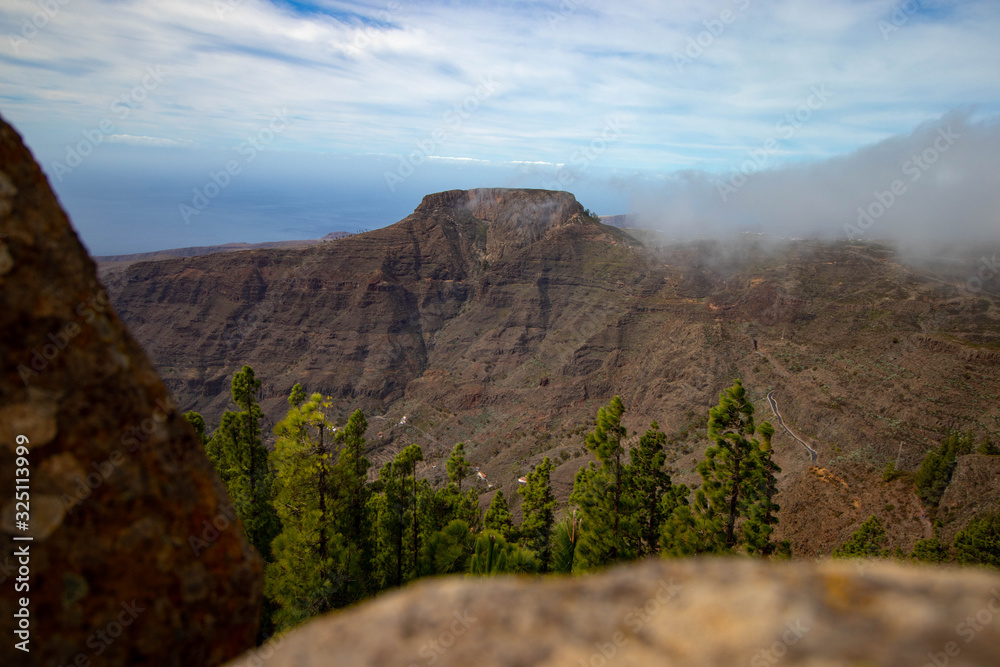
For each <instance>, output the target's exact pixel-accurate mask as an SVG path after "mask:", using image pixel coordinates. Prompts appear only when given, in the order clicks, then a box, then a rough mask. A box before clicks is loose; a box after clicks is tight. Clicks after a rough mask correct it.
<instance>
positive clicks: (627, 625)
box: [231, 559, 1000, 667]
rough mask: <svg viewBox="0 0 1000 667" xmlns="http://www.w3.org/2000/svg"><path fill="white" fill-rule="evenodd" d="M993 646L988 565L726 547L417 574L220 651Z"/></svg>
mask: <svg viewBox="0 0 1000 667" xmlns="http://www.w3.org/2000/svg"><path fill="white" fill-rule="evenodd" d="M998 655H1000V577H998V576H996V575H995V574H986V573H982V572H970V571H965V572H960V571H954V570H950V571H934V570H930V569H920V568H912V567H910V568H906V567H902V566H898V565H897V566H887V565H885V564H884V563H881V564H876V563H868V562H864V561H859V562H857V563H844V562H840V563H829V562H827V563H822V564H814V563H808V564H804V563H803V564H797V565H790V564H776V563H767V562H761V561H750V560H738V559H733V560H710V561H704V560H701V561H699V560H690V561H666V562H665V561H659V562H657V561H648V562H644V563H642V564H638V565H632V566H628V567H621V568H616V569H614V570H611V571H610V572H607V573H605V574H600V575H591V576H588V577H581V578H566V579H549V580H544V581H541V582H539V581H537V580H535V579H518V578H513V577H503V578H487V579H466V578H459V577H453V578H446V579H437V580H434V581H422V582H419V583H417V584H415V585H413V586H409V587H407V588H405V589H404V590H402V591H399V592H395V593H390V594H386V595H384V596H381V597H380V598H378V599H376V600H373V601H370V602H367V603H365V604H362V605H360V606H358V607H355V608H352V609H349V610H345V611H342V612H338V613H333V614H330V615H328V616H325V617H321V618H318V619H315V620H313V621H310V622H308V623H307V624H306V625H304V626H302V627H301V628H298V629H295V630H293V631H292V632H290V633H289V634H288V635H286V636H284V637H280V638H279V639H277V640H276V641H273V642H271V643H270V644H267V645H265V646H263V647H261V648H260V649H258V650H255V651H253V652H252V653H249V654H247V655H245V656H244V657H242V658H241V659H239V660H236V661H234V662H233V663H231V665H232V667H254V665H257V664H260V662H261V661H262V660H264V659H266V661H267V662H266V664H267V665H269V666H270V667H285V666H286V665H287V666H288V667H293V666H294V667H313V666H317V667H318V666H319V665H329V664H345V665H357V666H358V667H362V666H368V665H371V666H373V667H374V666H375V665H411V666H412V665H420V666H423V665H436V666H438V667H453V666H454V667H466V666H468V665H481V666H483V667H489V666H493V665H496V666H498V667H499V666H501V665H503V666H511V665H525V666H527V665H532V666H537V667H581V666H594V667H598V666H601V665H623V666H624V665H628V666H639V665H642V666H647V665H672V666H676V667H684V666H688V665H690V666H691V667H733V666H734V665H751V666H752V667H765V666H770V665H790V666H791V665H801V666H809V667H820V666H822V667H835V666H836V667H841V666H842V667H859V666H861V665H880V666H881V667H896V666H899V667H913V666H914V665H916V666H919V665H947V664H952V665H956V664H957V665H981V666H983V667H986V666H987V665H995V664H997V656H998Z"/></svg>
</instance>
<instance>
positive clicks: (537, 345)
mask: <svg viewBox="0 0 1000 667" xmlns="http://www.w3.org/2000/svg"><path fill="white" fill-rule="evenodd" d="M638 233H639V232H632V233H628V232H626V231H623V230H621V229H617V228H614V227H610V226H606V225H603V224H601V223H600V222H599V221H598V220H597V219H595V218H593V217H591V216H589V215H587V213H586V211H585V209H584V208H583V207H582V205H581V204H580V203H579V202H577V201H576V199H575V198H574V197H573V195H571V194H569V193H565V192H549V191H543V190H506V189H481V190H470V191H462V190H453V191H448V192H442V193H437V194H432V195H428V196H427V197H425V198H424V200H423V201H422V202H421V203H420V205H419V206H418V207H417V208H416V210H415V211H414V212H413V214H412V215H410V216H408V217H406V218H405V219H403V220H401V221H399V222H398V223H396V224H394V225H390V226H388V227H385V228H383V229H378V230H375V231H372V232H368V233H365V234H359V235H355V236H351V237H349V238H343V239H339V240H336V241H333V242H330V243H324V244H319V245H314V246H309V247H304V248H295V249H267V250H253V251H247V252H238V253H236V252H234V253H226V254H217V255H210V256H201V257H189V258H180V259H168V260H164V261H156V262H142V263H135V264H132V265H131V266H128V267H124V268H120V269H116V270H112V269H107V270H105V271H104V272H103V274H102V277H103V278H104V280H105V282H106V284H107V285H108V289H109V292H110V295H111V299H112V302H113V304H114V305H115V307H116V309H117V310H118V312H119V313H120V314H121V317H122V319H123V320H124V321H125V322H126V323H128V325H129V328H130V330H131V331H132V332H133V333H134V334H135V335H136V337H137V338H138V339H139V340H140V341H141V342H142V343H143V345H144V346H145V348H146V350H147V351H148V353H149V355H150V357H151V358H152V359H153V360H154V361H155V363H156V364H157V366H158V369H159V371H160V373H161V374H162V375H163V377H164V379H165V381H166V383H167V384H168V386H170V388H171V389H172V391H173V392H174V394H175V396H176V398H177V401H178V403H179V404H180V406H181V407H182V408H183V409H196V410H198V411H199V412H201V413H202V414H203V415H204V416H205V417H206V420H207V422H208V424H209V426H210V427H214V426H215V425H216V424H217V423H218V420H219V418H220V416H221V413H222V412H223V411H224V410H225V409H227V407H228V406H229V405H230V396H229V383H230V381H231V378H232V376H233V373H234V372H235V371H237V370H239V368H240V367H242V365H243V364H250V365H251V366H253V368H254V369H255V371H256V373H257V376H258V377H259V378H262V379H263V382H264V389H263V400H262V404H263V406H264V409H265V412H266V414H267V417H268V419H269V423H270V424H273V423H274V422H276V421H277V420H278V419H280V418H281V417H283V416H284V413H285V411H286V409H287V402H286V400H285V398H286V396H287V395H288V392H289V390H290V389H291V387H292V385H293V384H295V383H296V382H300V383H301V384H302V385H303V387H304V388H305V389H306V390H307V391H310V392H313V391H319V392H322V393H324V394H327V395H330V396H331V397H332V400H333V405H334V408H333V410H334V412H335V413H337V414H339V415H341V416H343V417H346V416H347V415H348V414H349V413H350V412H351V411H352V410H354V409H356V408H361V409H363V410H365V412H366V413H367V414H368V416H369V425H370V429H369V433H368V437H369V442H370V443H371V445H372V451H371V453H370V455H371V456H372V458H373V459H374V460H375V461H376V462H381V461H383V460H385V459H387V458H388V457H390V456H392V455H393V454H395V453H396V452H397V451H399V450H400V449H401V448H402V447H404V446H405V445H408V444H410V443H412V442H417V443H419V444H420V445H421V446H422V447H423V449H424V451H425V459H426V460H425V462H424V463H423V464H422V468H421V467H418V472H419V473H420V474H422V475H425V476H427V477H429V478H431V479H432V480H440V479H443V478H444V475H445V472H444V465H442V464H443V457H445V456H446V455H447V453H448V452H449V451H450V450H451V448H452V446H453V445H454V444H455V443H456V442H459V441H464V442H466V444H467V451H468V452H469V456H470V459H471V460H472V462H473V463H474V464H476V465H479V466H480V467H481V469H482V471H483V472H484V474H485V475H486V477H487V481H486V482H479V483H481V484H482V485H483V487H484V488H483V490H484V492H485V493H484V495H483V496H482V500H483V502H484V503H485V502H488V501H489V499H490V498H491V496H492V491H491V490H490V489H489V488H488V487H487V486H486V485H487V484H492V485H493V488H502V489H504V492H505V495H507V496H508V497H511V498H514V499H516V498H517V495H516V492H515V488H516V487H517V478H518V477H520V476H522V475H524V474H525V473H526V472H527V471H528V470H530V468H531V467H532V466H533V465H535V464H536V463H537V462H538V461H539V460H540V459H541V458H542V457H543V456H549V457H552V458H553V459H554V460H555V461H556V462H557V464H558V468H557V469H556V471H555V473H554V475H553V483H554V488H555V491H556V493H557V496H558V498H559V499H560V500H561V501H562V500H565V499H566V497H567V496H568V493H569V491H570V489H571V486H572V481H573V475H574V474H575V472H576V471H577V470H578V469H579V468H580V467H581V466H582V465H584V464H585V463H586V461H588V460H590V456H589V454H587V453H586V452H585V450H584V448H583V438H584V434H585V431H586V430H589V420H591V419H592V418H593V416H594V414H595V413H596V411H597V409H598V408H599V407H600V406H602V405H603V404H605V403H606V402H607V401H608V400H609V399H610V398H611V397H613V396H614V395H616V394H620V395H621V396H622V399H623V400H624V402H625V405H626V406H627V408H628V412H627V413H626V415H625V423H626V425H627V426H628V428H629V430H630V435H631V433H632V431H641V430H644V429H645V428H647V427H648V425H649V422H650V421H651V420H653V419H655V420H657V421H658V422H659V424H660V426H661V427H662V428H663V429H664V430H666V431H667V432H668V433H672V435H671V438H670V441H671V442H670V452H669V461H670V465H671V466H672V467H673V468H674V469H675V470H676V472H675V474H674V478H675V481H680V482H687V483H689V484H690V483H694V482H696V481H697V480H698V477H697V474H696V473H695V471H694V465H695V463H696V462H697V460H699V459H700V457H701V456H702V453H703V451H704V447H705V444H706V438H705V433H704V431H705V423H704V421H705V416H706V413H707V408H708V407H709V406H710V405H714V404H715V403H716V402H717V400H718V394H719V392H720V391H721V389H722V388H723V387H725V386H728V385H729V384H730V383H731V382H732V380H733V378H734V377H740V378H742V380H743V384H744V386H745V387H746V388H747V389H748V392H749V396H750V398H751V399H752V400H753V402H754V404H755V405H756V407H757V410H758V414H759V417H758V418H759V419H770V420H771V421H772V422H776V419H775V417H774V415H773V414H772V410H773V409H772V408H771V407H770V404H769V402H768V401H767V400H766V396H767V395H768V394H769V393H771V392H773V394H772V397H773V399H774V401H775V406H776V408H777V409H778V410H779V411H780V414H781V416H782V418H783V421H784V423H785V424H786V425H788V426H789V428H790V429H792V431H793V432H794V433H795V435H796V436H797V437H798V438H800V439H801V440H802V441H803V442H806V443H808V445H809V447H810V448H812V449H813V450H814V451H815V452H816V453H817V455H816V461H813V460H812V458H811V457H812V455H811V454H810V453H809V452H808V451H807V449H806V448H805V447H803V445H802V444H801V443H800V442H799V441H798V440H796V439H795V438H793V437H792V436H791V435H790V434H789V433H788V432H786V431H784V430H782V429H779V432H778V433H777V434H776V436H775V446H776V457H777V460H778V462H779V464H780V465H781V466H782V468H783V469H784V472H783V474H782V477H781V479H780V488H781V496H780V497H779V503H780V504H781V505H782V518H781V524H780V527H779V534H781V536H782V537H787V538H790V539H791V540H792V543H793V547H794V549H795V551H796V553H799V554H815V553H821V552H822V553H828V552H829V551H830V549H831V548H832V547H833V546H835V545H837V544H839V543H840V542H842V541H843V540H844V539H845V538H846V537H847V536H848V535H849V534H850V533H851V532H852V531H853V530H854V529H855V528H857V526H858V525H859V524H860V523H861V522H862V521H863V520H864V519H866V518H867V517H868V516H870V515H871V514H878V515H880V516H881V518H882V519H883V523H885V524H886V525H887V527H888V530H889V536H890V540H891V543H892V546H893V547H895V546H896V545H899V546H902V547H903V548H904V549H906V550H907V551H909V549H910V547H911V546H912V544H913V542H915V541H916V540H917V539H919V538H922V537H927V536H930V534H931V526H930V523H929V521H927V520H926V519H925V518H922V515H923V511H922V509H921V507H920V505H919V503H918V501H917V500H916V497H915V496H914V494H913V493H912V481H909V482H908V481H906V480H905V479H897V480H895V481H894V482H890V483H885V482H882V476H881V473H882V470H883V468H884V467H885V465H886V463H887V462H889V461H890V460H892V461H894V462H897V464H898V467H899V468H900V469H902V470H904V471H911V472H912V471H915V470H916V468H917V467H918V466H919V464H920V462H921V460H922V458H923V456H924V455H925V453H926V452H927V450H928V448H930V447H931V446H933V445H936V443H938V442H940V440H941V439H942V438H943V437H944V435H945V434H947V432H948V431H949V430H950V429H955V428H961V429H973V430H974V431H976V433H977V434H978V436H977V437H983V436H989V437H991V438H993V439H994V441H996V440H998V439H1000V424H998V419H1000V404H998V402H997V400H996V397H997V396H998V395H1000V374H998V373H997V369H998V367H1000V327H998V324H1000V309H998V303H997V299H996V297H994V296H993V294H995V293H996V292H995V289H994V288H995V287H996V286H995V285H993V284H992V283H990V284H989V285H986V286H984V287H985V288H984V289H972V288H970V283H969V282H968V275H966V273H968V270H967V269H964V268H956V269H954V270H953V271H952V272H951V273H950V274H946V273H942V272H941V271H936V272H931V271H930V270H926V269H920V268H914V267H912V266H910V265H908V264H906V263H903V262H902V261H900V260H899V258H897V257H896V255H895V254H894V253H893V252H892V251H891V250H890V249H888V248H886V247H882V246H878V245H872V244H862V243H849V242H818V241H797V242H776V241H773V240H768V239H766V238H763V237H757V236H744V238H742V239H740V240H738V241H733V242H732V243H729V244H724V243H719V242H704V243H689V244H679V245H671V246H667V247H662V248H660V247H655V246H656V239H655V237H654V236H652V235H650V234H648V233H643V239H644V240H645V244H644V243H642V242H640V240H638V239H637V238H636V236H634V235H630V234H638ZM956 266H957V265H956ZM991 289H994V291H993V292H991V291H990V290H991ZM404 416H405V417H406V419H405V420H404V419H403V417H404ZM268 431H269V427H267V426H265V434H266V433H267V432H268ZM973 456H978V455H973ZM980 468H981V466H980ZM978 469H979V468H977V470H978ZM989 470H990V472H987V473H984V474H996V473H997V472H1000V471H993V469H992V468H990V469H989ZM956 477H957V478H958V477H961V478H962V479H977V477H976V476H974V475H966V476H959V475H956ZM471 482H474V480H470V483H471ZM983 488H1000V487H997V486H996V485H994V486H992V487H991V486H989V485H986V486H985V487H983ZM984 493H986V495H990V494H991V493H992V494H993V495H997V493H1000V492H997V493H994V492H992V491H989V492H985V491H984ZM996 500H997V499H996V498H993V497H992V496H991V497H989V498H986V497H984V498H983V507H987V506H992V505H990V503H992V504H993V505H995V504H996ZM955 516H956V517H957V516H959V514H957V513H956V514H955ZM956 521H957V519H956ZM960 527H961V526H959V528H960Z"/></svg>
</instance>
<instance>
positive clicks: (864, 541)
mask: <svg viewBox="0 0 1000 667" xmlns="http://www.w3.org/2000/svg"><path fill="white" fill-rule="evenodd" d="M885 541H886V536H885V528H883V527H882V522H881V521H879V518H878V517H877V516H875V515H872V516H871V517H869V519H868V520H867V521H865V522H864V523H863V524H861V527H859V528H858V529H857V530H856V531H854V533H853V534H852V535H851V537H850V539H849V540H847V542H844V544H842V545H841V546H840V547H839V548H837V549H834V550H833V557H834V558H888V556H889V550H888V549H887V548H885Z"/></svg>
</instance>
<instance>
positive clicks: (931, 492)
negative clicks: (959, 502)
mask: <svg viewBox="0 0 1000 667" xmlns="http://www.w3.org/2000/svg"><path fill="white" fill-rule="evenodd" d="M973 446H974V444H973V442H972V432H971V431H970V432H968V433H960V432H958V431H952V432H951V434H950V435H948V437H947V438H945V439H944V441H942V442H941V446H940V447H939V448H938V449H937V450H935V451H932V452H930V453H928V454H927V456H926V457H924V461H923V463H921V464H920V470H918V471H917V478H916V484H917V495H918V496H919V497H920V499H921V500H922V501H924V504H926V505H928V506H931V507H937V506H938V503H940V502H941V496H943V495H944V491H945V489H947V488H948V483H949V482H951V476H952V474H953V473H954V472H955V466H956V465H957V464H958V457H959V456H962V455H964V454H971V453H972V448H973Z"/></svg>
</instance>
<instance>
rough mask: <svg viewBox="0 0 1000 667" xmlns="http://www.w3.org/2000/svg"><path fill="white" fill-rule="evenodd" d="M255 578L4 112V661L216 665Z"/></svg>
mask: <svg viewBox="0 0 1000 667" xmlns="http://www.w3.org/2000/svg"><path fill="white" fill-rule="evenodd" d="M18 436H22V437H21V440H22V442H27V444H26V445H25V446H26V447H27V448H28V449H29V450H30V451H29V452H28V455H27V457H26V458H27V464H28V465H27V466H26V467H27V468H28V470H29V473H30V476H29V478H28V481H29V485H28V486H29V487H30V490H29V495H30V501H29V502H30V512H29V517H28V530H23V529H22V528H21V527H20V526H19V524H18V522H19V521H20V520H21V519H22V518H23V517H19V516H18V515H17V514H16V512H18V511H20V509H23V508H18V507H16V503H15V498H14V493H15V488H14V487H15V463H16V458H15V454H16V449H15V447H16V445H17V439H18ZM18 465H20V464H18ZM213 523H214V526H212V525H211V524H213ZM15 536H22V537H23V536H32V537H33V538H34V539H33V541H15V540H14V539H13V538H14V537H15ZM198 540H203V541H200V542H199V541H198ZM24 548H27V549H28V553H29V555H27V556H24V557H20V556H19V557H15V555H14V554H15V551H16V550H21V549H24ZM22 565H25V566H26V569H25V571H23V572H22V571H21V570H20V569H19V568H20V567H21V566H22ZM22 577H23V581H22V580H21V578H22ZM15 584H18V585H22V584H23V585H27V586H28V588H27V589H24V588H22V589H21V590H15ZM261 586H262V578H261V564H260V559H259V557H258V556H257V555H256V553H255V552H254V551H253V550H252V549H251V548H250V547H249V545H248V544H247V542H246V540H245V539H244V537H243V532H242V530H241V529H240V528H239V525H238V524H236V523H235V521H234V520H233V519H232V509H231V508H230V506H229V499H228V497H227V496H226V493H225V491H224V490H223V488H222V486H221V484H220V483H219V481H218V478H217V477H216V475H215V472H214V471H213V469H212V466H211V464H210V463H209V462H208V460H207V459H206V457H205V455H204V452H203V450H202V448H201V446H200V444H199V443H198V442H197V440H196V436H195V435H194V432H193V431H192V430H191V428H190V426H189V425H188V423H187V421H186V420H185V419H184V418H183V417H182V416H181V415H180V414H178V412H177V411H176V409H175V407H174V406H173V405H172V404H171V399H170V397H169V395H168V394H167V391H166V389H165V388H164V386H163V383H162V382H161V381H160V379H159V378H158V377H157V374H156V372H155V370H154V369H153V367H152V365H151V364H150V362H149V360H148V359H147V358H146V355H145V353H144V352H143V351H142V349H141V348H140V347H139V345H138V344H137V343H136V342H135V341H134V340H133V339H132V337H131V336H130V335H129V333H128V331H126V329H125V326H124V325H123V324H122V322H121V321H120V320H119V319H118V317H117V316H116V315H115V314H114V312H112V310H111V309H110V307H109V305H108V301H107V298H106V295H105V293H104V290H103V288H102V286H101V285H100V283H99V282H98V280H97V278H96V274H95V267H94V263H93V262H92V261H91V260H90V258H89V257H88V256H87V253H86V251H85V250H84V248H83V246H82V245H81V244H80V242H79V240H78V239H77V237H76V234H75V233H74V232H73V230H72V228H71V227H70V225H69V221H68V220H67V218H66V215H65V214H64V213H63V211H62V210H61V209H60V207H59V203H58V202H57V201H56V199H55V196H54V195H53V193H52V191H51V190H50V188H49V185H48V182H47V181H46V179H45V176H44V175H43V174H42V172H41V170H40V169H39V168H38V165H37V164H35V161H34V160H33V159H32V157H31V155H30V153H29V152H28V150H27V149H26V148H25V147H24V145H23V144H22V142H21V139H20V137H19V136H18V135H17V134H16V133H15V132H14V130H13V129H12V128H11V127H10V126H9V125H7V124H6V123H4V122H3V121H0V636H2V637H3V641H2V643H0V664H2V665H29V664H30V665H63V664H67V665H68V664H76V665H88V664H95V665H97V664H100V665H133V664H157V665H213V664H218V663H221V662H224V661H225V660H227V659H229V658H231V657H233V656H235V655H237V654H239V653H240V652H241V651H243V650H245V649H246V648H247V647H249V646H253V643H254V637H255V634H256V629H257V622H258V614H259V605H260V592H261ZM21 598H26V599H27V600H28V606H27V613H28V619H27V625H28V632H29V633H30V638H29V643H28V644H27V648H29V649H30V653H24V652H22V651H21V650H18V649H17V648H15V642H20V641H21V639H22V638H23V637H22V638H18V637H17V635H16V634H15V630H16V629H17V625H15V624H16V623H22V621H21V620H20V619H16V618H15V613H23V612H21V611H20V610H21V602H20V600H21ZM22 625H23V623H22Z"/></svg>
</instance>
